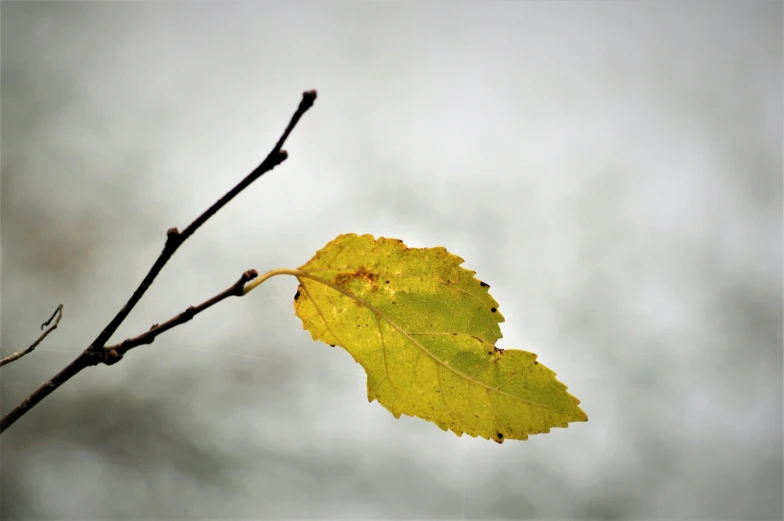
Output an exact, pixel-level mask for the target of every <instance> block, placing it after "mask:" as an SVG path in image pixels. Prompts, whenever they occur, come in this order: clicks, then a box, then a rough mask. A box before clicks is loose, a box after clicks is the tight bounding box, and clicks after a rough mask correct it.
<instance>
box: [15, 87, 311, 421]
mask: <svg viewBox="0 0 784 521" xmlns="http://www.w3.org/2000/svg"><path fill="white" fill-rule="evenodd" d="M315 100H316V91H315V90H310V91H305V92H303V93H302V100H301V101H300V103H299V106H298V107H297V110H296V112H294V115H293V116H292V117H291V120H290V121H289V124H288V125H287V126H286V129H285V130H284V132H283V134H282V135H281V137H280V139H278V142H277V143H275V146H274V147H273V148H272V150H271V151H270V153H269V154H268V155H267V157H266V158H265V159H264V161H262V162H261V163H260V164H259V166H257V167H256V168H255V169H254V170H253V171H252V172H251V173H250V174H248V175H247V176H246V177H245V178H244V179H243V180H242V181H240V182H239V183H238V184H237V186H235V187H234V188H232V189H231V190H229V191H228V192H227V193H226V194H225V195H224V196H223V197H221V198H220V199H218V200H217V201H216V202H215V203H214V204H213V205H212V206H210V207H209V208H208V209H207V210H206V211H205V212H204V213H202V214H201V215H200V216H199V217H197V218H196V220H194V221H193V222H192V223H191V224H190V225H188V227H187V228H185V230H183V231H182V232H180V231H179V230H177V228H170V229H169V230H168V231H167V232H166V244H165V245H164V247H163V251H162V252H161V254H160V255H159V256H158V259H157V260H156V261H155V263H154V264H153V265H152V267H151V268H150V271H149V272H148V273H147V275H146V276H145V277H144V279H143V280H142V282H141V283H140V284H139V287H137V288H136V290H135V291H134V292H133V294H132V295H131V297H130V299H128V302H127V303H126V304H125V305H124V306H123V307H122V308H121V309H120V311H119V312H118V313H117V315H115V317H114V318H113V319H112V320H111V322H109V324H108V325H107V326H106V327H105V328H104V329H103V331H101V333H100V334H99V335H98V336H97V337H96V339H95V340H93V342H92V343H91V344H90V345H89V346H88V347H87V349H85V350H84V352H83V353H82V354H80V355H79V356H78V357H77V358H76V359H75V360H73V361H72V362H71V363H70V364H68V365H67V366H66V367H65V368H64V369H63V370H62V371H60V372H59V373H57V374H56V375H55V376H53V377H52V378H51V379H50V380H49V381H48V382H46V383H45V384H43V385H42V386H41V387H39V388H38V389H36V390H35V391H34V392H33V393H32V394H31V395H30V396H28V397H27V398H25V400H24V401H22V403H20V404H19V405H17V406H16V407H15V408H14V409H12V410H11V411H10V412H9V413H8V414H6V415H5V416H4V417H3V418H2V420H0V433H2V432H4V431H5V430H6V429H7V428H8V427H10V426H11V425H13V423H14V422H16V420H18V419H19V418H21V417H22V416H23V415H24V414H25V413H26V412H27V411H29V410H30V409H32V408H33V407H34V406H35V405H36V404H37V403H39V402H40V401H41V400H43V399H44V398H46V397H47V396H48V395H49V394H51V393H52V391H54V390H55V389H57V388H58V387H60V386H61V385H62V384H64V383H65V382H67V381H68V380H69V379H70V378H71V377H73V376H74V375H76V374H78V373H79V372H80V371H81V370H82V369H85V368H86V367H90V366H93V365H98V364H101V363H104V364H107V365H111V364H113V363H116V362H117V359H116V358H115V356H114V355H112V354H111V353H112V352H113V351H112V350H109V349H104V346H105V345H106V342H107V341H108V340H109V338H110V337H111V336H112V335H113V334H114V332H115V331H117V328H118V327H120V325H121V324H122V323H123V321H124V320H125V319H126V318H127V317H128V314H129V313H130V312H131V310H132V309H133V308H134V307H135V306H136V304H137V303H138V302H139V300H141V298H142V296H143V295H144V293H145V292H146V291H147V289H149V287H150V285H151V284H152V283H153V281H154V280H155V277H156V276H157V275H158V273H160V271H161V270H162V269H163V266H164V265H165V264H166V263H167V262H168V260H169V259H170V258H171V257H172V255H174V252H176V251H177V248H179V247H180V245H182V243H183V242H185V240H186V239H187V238H188V237H190V236H191V235H193V234H194V232H196V230H197V229H199V227H200V226H201V225H202V224H204V223H205V222H207V220H208V219H209V218H210V217H212V216H213V215H215V213H216V212H218V210H220V209H221V208H223V207H224V206H225V205H226V204H227V203H228V202H229V201H231V200H232V199H234V197H236V196H237V195H238V194H239V193H240V192H242V191H243V190H244V189H245V188H247V187H248V186H249V185H250V184H251V183H252V182H253V181H255V180H256V179H258V178H259V177H261V176H262V175H263V174H265V173H266V172H269V171H270V170H272V169H273V168H275V167H276V166H277V165H279V164H280V163H282V162H283V161H285V160H286V158H287V157H288V154H287V153H286V151H285V150H283V144H284V143H285V142H286V139H287V138H288V137H289V134H291V131H292V130H293V129H294V127H295V126H296V125H297V122H299V120H300V118H302V116H303V115H304V114H305V112H307V111H308V109H309V108H310V107H312V106H313V102H314V101H315Z"/></svg>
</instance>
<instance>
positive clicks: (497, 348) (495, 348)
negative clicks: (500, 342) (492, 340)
mask: <svg viewBox="0 0 784 521" xmlns="http://www.w3.org/2000/svg"><path fill="white" fill-rule="evenodd" d="M493 349H494V350H495V352H496V353H500V354H503V353H504V350H503V349H501V348H500V347H495V346H493Z"/></svg>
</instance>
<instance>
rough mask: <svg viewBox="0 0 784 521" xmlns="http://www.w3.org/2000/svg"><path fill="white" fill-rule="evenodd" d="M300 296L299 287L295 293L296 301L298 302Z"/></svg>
mask: <svg viewBox="0 0 784 521" xmlns="http://www.w3.org/2000/svg"><path fill="white" fill-rule="evenodd" d="M298 298H299V288H297V292H296V293H294V302H296V301H297V299H298Z"/></svg>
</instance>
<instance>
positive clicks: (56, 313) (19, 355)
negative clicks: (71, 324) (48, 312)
mask: <svg viewBox="0 0 784 521" xmlns="http://www.w3.org/2000/svg"><path fill="white" fill-rule="evenodd" d="M54 317H57V320H55V321H54V324H52V325H51V326H49V328H48V329H47V330H46V331H44V332H43V334H42V335H41V336H39V337H38V340H36V341H35V342H33V343H32V344H31V345H30V347H28V348H27V349H25V350H24V351H17V352H16V353H14V354H12V355H9V356H7V357H5V358H3V359H2V360H0V367H3V366H4V365H5V364H10V363H11V362H13V361H14V360H19V359H20V358H22V357H23V356H24V355H26V354H28V353H32V352H33V350H34V349H35V348H36V347H38V344H40V343H41V342H43V341H44V338H46V337H47V336H49V333H51V332H52V331H54V330H55V329H57V326H59V325H60V319H61V318H63V305H62V304H60V305H59V306H57V309H55V310H54V313H52V316H51V317H49V320H47V321H46V322H44V323H43V324H41V329H43V328H45V327H46V326H48V325H49V324H50V323H51V322H52V320H53V319H54Z"/></svg>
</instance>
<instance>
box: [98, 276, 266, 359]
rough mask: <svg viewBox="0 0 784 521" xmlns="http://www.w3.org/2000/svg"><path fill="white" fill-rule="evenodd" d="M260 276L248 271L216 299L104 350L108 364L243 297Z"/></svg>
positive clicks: (192, 307) (189, 309)
mask: <svg viewBox="0 0 784 521" xmlns="http://www.w3.org/2000/svg"><path fill="white" fill-rule="evenodd" d="M258 276H259V274H258V272H257V271H256V270H248V271H246V272H245V273H243V274H242V276H241V277H240V278H239V280H238V281H237V282H235V283H234V284H232V285H231V286H229V287H228V288H226V289H225V290H223V291H221V292H220V293H218V294H217V295H215V296H214V297H212V298H211V299H209V300H205V301H204V302H202V303H201V304H199V305H198V306H188V308H187V309H186V310H185V311H183V312H182V313H180V314H179V315H175V316H174V317H172V318H170V319H169V320H167V321H166V322H164V323H163V324H153V326H152V327H151V328H150V329H149V330H147V331H145V332H144V333H142V334H141V335H138V336H135V337H133V338H127V339H125V340H123V341H122V342H120V343H119V344H115V345H113V346H106V347H105V348H104V349H106V351H107V355H108V357H109V359H110V360H113V361H112V362H109V361H107V362H106V363H107V364H111V363H114V362H119V361H120V360H121V359H122V357H123V355H125V353H127V352H128V351H130V350H131V349H133V348H134V347H137V346H140V345H144V344H152V342H153V340H155V337H157V336H158V335H160V334H163V333H165V332H166V331H168V330H170V329H172V328H174V327H176V326H179V325H180V324H184V323H185V322H188V321H189V320H190V319H192V318H193V317H195V316H196V315H198V314H199V313H201V312H202V311H205V310H206V309H208V308H210V307H212V306H214V305H215V304H217V303H218V302H220V301H221V300H224V299H227V298H229V297H241V296H243V295H244V294H245V292H244V291H243V290H244V288H245V283H246V282H248V281H249V280H253V279H255V278H256V277H258Z"/></svg>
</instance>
